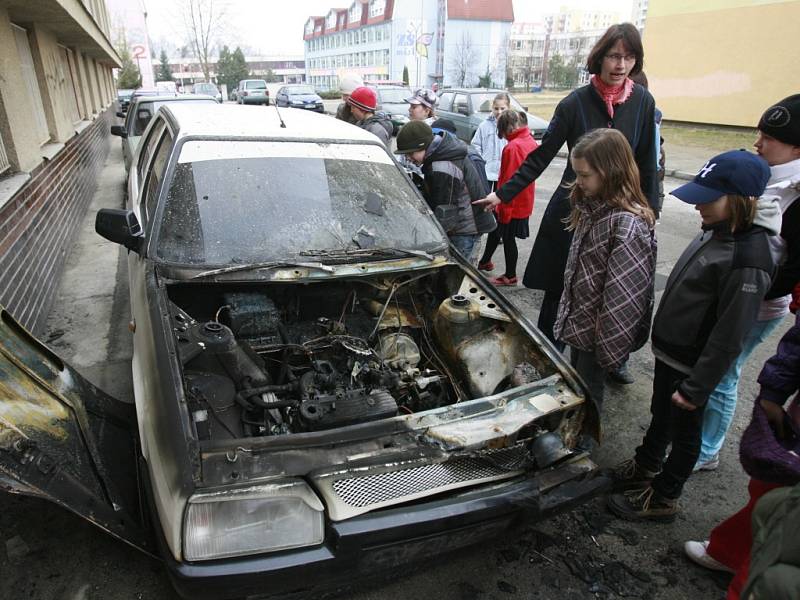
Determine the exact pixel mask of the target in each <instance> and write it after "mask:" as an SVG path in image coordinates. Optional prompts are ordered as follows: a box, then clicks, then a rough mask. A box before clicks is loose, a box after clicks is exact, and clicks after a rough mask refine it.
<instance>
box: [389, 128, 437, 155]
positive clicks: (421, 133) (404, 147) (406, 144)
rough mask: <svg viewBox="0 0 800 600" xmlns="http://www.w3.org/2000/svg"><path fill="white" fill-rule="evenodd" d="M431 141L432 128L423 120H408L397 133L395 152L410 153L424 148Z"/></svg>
mask: <svg viewBox="0 0 800 600" xmlns="http://www.w3.org/2000/svg"><path fill="white" fill-rule="evenodd" d="M432 141H433V130H431V126H430V125H428V124H427V123H426V122H425V121H409V122H408V123H406V124H405V125H403V128H402V129H401V130H400V132H399V133H398V134H397V150H395V151H394V153H395V154H411V153H412V152H416V151H417V150H424V149H425V148H427V147H428V146H430V144H431V142H432Z"/></svg>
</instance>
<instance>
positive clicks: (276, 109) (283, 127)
mask: <svg viewBox="0 0 800 600" xmlns="http://www.w3.org/2000/svg"><path fill="white" fill-rule="evenodd" d="M273 106H274V107H275V112H276V113H278V120H279V121H280V122H281V129H286V123H284V122H283V117H282V116H281V111H279V110H278V105H277V104H273Z"/></svg>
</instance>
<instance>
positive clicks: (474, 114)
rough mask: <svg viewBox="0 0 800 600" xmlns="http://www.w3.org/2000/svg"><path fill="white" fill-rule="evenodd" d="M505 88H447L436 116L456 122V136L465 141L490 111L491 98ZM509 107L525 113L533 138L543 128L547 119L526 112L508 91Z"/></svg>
mask: <svg viewBox="0 0 800 600" xmlns="http://www.w3.org/2000/svg"><path fill="white" fill-rule="evenodd" d="M503 91H505V90H494V89H486V88H449V89H447V90H444V91H443V92H442V93H441V95H440V96H439V104H437V105H436V116H437V117H442V118H445V119H450V120H451V121H453V123H455V125H456V135H457V136H458V137H459V138H461V139H462V140H464V141H465V142H467V143H469V142H471V141H472V136H474V135H475V130H477V129H478V126H479V125H480V124H481V123H482V122H483V121H485V120H486V117H488V116H489V114H490V113H491V112H492V102H493V100H494V97H495V96H496V95H497V94H499V93H500V92H503ZM509 96H511V108H513V109H515V110H521V111H524V112H525V113H526V114H527V115H528V127H529V128H530V130H531V133H532V134H533V137H534V138H536V139H537V140H540V139H542V136H543V135H544V132H545V131H547V126H548V125H549V123H548V121H545V120H544V119H541V118H539V117H537V116H534V115H532V114H530V113H529V112H528V111H527V108H526V107H524V106H522V105H521V104H520V103H519V102H518V101H517V99H516V98H514V96H513V95H512V94H509Z"/></svg>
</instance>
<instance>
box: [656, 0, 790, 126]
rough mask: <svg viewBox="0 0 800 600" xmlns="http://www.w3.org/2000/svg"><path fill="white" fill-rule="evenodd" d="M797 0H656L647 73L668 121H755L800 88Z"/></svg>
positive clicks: (748, 122) (738, 122) (749, 123)
mask: <svg viewBox="0 0 800 600" xmlns="http://www.w3.org/2000/svg"><path fill="white" fill-rule="evenodd" d="M798 33H800V1H799V0H785V1H781V0H705V1H703V0H651V2H650V7H649V10H648V14H647V22H646V26H645V31H644V52H645V54H644V57H645V71H646V72H647V77H648V79H649V82H650V91H651V92H652V93H653V96H654V97H655V99H656V104H657V105H658V107H659V108H660V109H661V110H662V111H663V113H664V118H665V119H671V120H677V121H690V122H696V123H714V124H723V125H741V126H745V127H755V126H756V124H757V123H758V119H759V117H760V116H761V114H762V113H763V112H764V110H765V109H766V108H768V107H769V106H770V105H772V104H773V103H775V102H777V101H778V100H780V99H781V98H784V97H786V96H788V95H790V94H796V93H800V38H798Z"/></svg>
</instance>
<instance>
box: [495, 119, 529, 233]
mask: <svg viewBox="0 0 800 600" xmlns="http://www.w3.org/2000/svg"><path fill="white" fill-rule="evenodd" d="M506 139H507V140H508V144H506V147H505V148H503V156H502V158H501V159H500V174H499V175H498V177H497V187H498V188H499V187H500V186H501V185H503V184H504V183H505V182H506V181H508V180H509V179H511V178H512V177H513V176H514V173H516V172H517V169H519V167H520V165H521V164H522V163H524V162H525V159H526V158H527V157H528V154H530V153H531V152H533V151H534V150H536V148H538V147H539V144H538V143H537V142H536V140H535V139H533V136H532V135H531V130H530V129H528V128H527V127H520V128H519V129H517V130H516V131H513V132H511V133H509V134H508V135H507V136H506ZM533 192H534V184H533V183H531V184H530V185H529V186H528V187H526V188H525V189H524V190H522V191H521V192H520V193H519V194H517V195H516V196H514V198H513V199H512V200H511V202H502V203H500V205H499V206H498V207H497V220H498V221H500V223H503V224H505V223H509V222H510V221H511V219H527V218H528V217H530V216H531V213H532V212H533Z"/></svg>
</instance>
